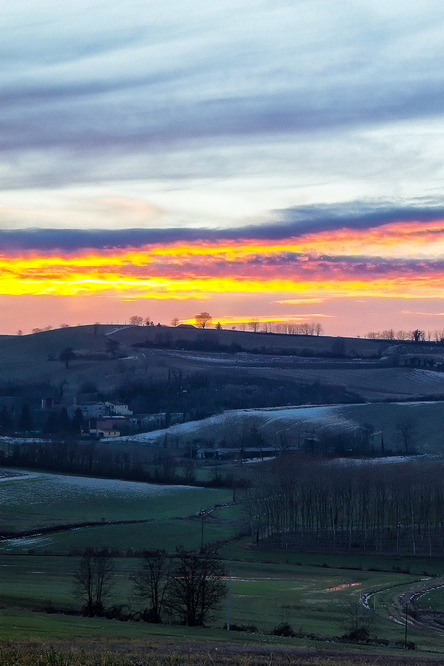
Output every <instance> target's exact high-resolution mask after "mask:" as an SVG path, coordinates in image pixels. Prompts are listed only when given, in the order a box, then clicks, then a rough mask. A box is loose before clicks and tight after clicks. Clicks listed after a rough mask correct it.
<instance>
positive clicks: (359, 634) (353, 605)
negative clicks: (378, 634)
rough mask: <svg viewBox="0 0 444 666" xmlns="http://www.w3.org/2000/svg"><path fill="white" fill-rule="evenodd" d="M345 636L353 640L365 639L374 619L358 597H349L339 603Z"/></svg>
mask: <svg viewBox="0 0 444 666" xmlns="http://www.w3.org/2000/svg"><path fill="white" fill-rule="evenodd" d="M341 615H342V617H343V618H344V622H345V630H346V631H347V634H346V635H347V637H348V638H351V639H353V640H367V639H368V638H369V633H370V628H371V625H372V624H373V620H374V619H375V616H374V614H373V613H372V611H371V610H369V609H368V608H366V607H365V606H364V605H363V604H362V603H361V601H360V600H359V599H353V598H350V599H349V600H348V601H346V602H344V603H343V604H342V605H341Z"/></svg>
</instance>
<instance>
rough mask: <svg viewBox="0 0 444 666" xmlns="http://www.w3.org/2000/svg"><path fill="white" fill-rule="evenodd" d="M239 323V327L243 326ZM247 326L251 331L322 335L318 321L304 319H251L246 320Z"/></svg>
mask: <svg viewBox="0 0 444 666" xmlns="http://www.w3.org/2000/svg"><path fill="white" fill-rule="evenodd" d="M244 327H245V326H244V325H241V328H244ZM248 328H249V329H250V331H253V333H258V332H262V333H281V334H284V335H317V336H318V335H322V333H323V330H324V329H323V327H322V324H321V323H319V322H313V321H305V322H301V323H299V324H295V323H292V322H271V321H261V322H259V321H258V320H257V319H253V320H252V321H249V322H248Z"/></svg>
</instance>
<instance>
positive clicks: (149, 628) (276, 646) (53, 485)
mask: <svg viewBox="0 0 444 666" xmlns="http://www.w3.org/2000/svg"><path fill="white" fill-rule="evenodd" d="M39 484H40V485H39ZM0 490H1V492H2V493H3V494H2V495H1V497H2V503H1V506H2V507H6V508H7V509H8V521H9V524H13V523H14V522H15V523H16V524H17V525H20V526H25V525H26V526H27V527H32V528H35V529H37V528H38V526H39V522H40V521H41V523H42V524H44V525H53V524H54V521H55V520H56V519H57V517H59V516H60V517H64V519H65V522H69V520H74V521H77V520H78V519H79V518H89V519H93V518H96V517H98V516H101V514H103V513H104V512H106V518H107V520H113V519H116V520H118V519H121V518H122V516H123V515H125V516H126V518H127V519H130V518H131V517H134V519H140V517H141V516H145V517H146V518H147V519H149V520H150V521H151V522H146V523H138V524H116V525H109V524H104V525H99V526H97V527H90V528H83V529H75V530H67V531H64V532H58V533H54V534H52V533H51V534H45V535H42V536H36V537H34V539H31V538H28V539H22V540H17V541H4V542H3V543H2V544H1V549H0V641H16V642H20V643H23V642H27V641H29V642H34V643H36V644H37V645H39V644H42V643H44V644H46V645H48V644H54V645H57V646H59V647H58V648H57V649H60V650H62V651H63V650H64V649H68V647H69V646H71V645H75V646H77V647H78V648H81V647H82V646H87V652H88V654H90V653H91V649H92V646H95V647H94V649H95V648H97V649H99V648H100V649H103V650H107V649H108V648H110V646H111V648H110V649H111V652H110V655H111V656H109V659H111V658H112V659H115V655H114V656H112V654H113V650H115V649H118V650H122V649H124V650H129V651H130V652H134V653H136V652H137V650H139V649H142V651H143V650H145V651H146V649H147V646H148V645H150V644H151V643H152V644H153V645H156V646H157V647H156V648H153V649H155V650H161V651H162V650H165V649H166V647H165V646H171V650H172V652H173V653H174V650H175V649H176V648H177V645H178V644H180V645H181V647H180V650H181V651H182V652H183V651H184V648H183V645H184V644H186V645H188V646H189V648H187V650H186V651H188V652H189V654H190V655H191V654H194V655H196V654H197V652H199V650H200V652H199V655H200V656H199V657H196V656H195V657H194V658H195V659H197V658H199V659H200V660H201V661H200V662H199V661H194V662H193V661H192V658H191V656H190V661H189V663H230V664H231V663H233V664H234V663H238V664H253V663H264V664H265V663H269V661H267V660H266V656H267V654H268V658H270V650H271V651H272V652H273V654H274V653H275V652H276V655H277V656H276V659H280V658H281V657H282V660H284V658H285V659H287V662H285V661H283V662H282V663H288V661H289V660H290V661H291V663H298V662H297V661H296V660H295V659H296V657H295V656H294V655H292V656H291V658H290V657H288V654H287V656H286V657H285V654H286V652H285V651H286V650H294V649H299V650H309V651H313V650H317V651H319V650H321V651H328V650H330V649H332V646H334V650H336V651H340V652H344V654H346V653H347V651H348V650H352V651H356V650H359V652H360V653H361V654H362V657H363V658H367V657H366V655H367V656H368V658H369V655H370V654H371V653H373V654H374V653H383V654H384V655H385V656H386V662H384V661H381V662H379V663H389V662H388V661H387V660H388V659H389V655H392V656H394V655H396V654H399V653H400V648H399V646H402V644H403V640H404V636H405V626H404V624H403V621H402V618H403V615H402V612H403V611H402V607H401V606H400V601H399V599H400V595H402V594H405V595H408V594H410V593H411V591H415V590H418V589H420V588H421V586H427V585H428V582H427V580H428V579H430V580H431V583H430V585H432V584H433V585H436V584H439V582H440V581H442V580H443V579H442V578H441V576H442V574H443V573H444V566H443V562H442V560H441V559H440V558H431V559H429V558H390V557H381V556H376V555H362V556H351V555H349V556H346V555H334V556H333V555H331V556H330V555H320V554H316V553H306V554H301V553H290V552H283V551H274V550H263V549H258V548H257V547H255V546H252V545H251V540H250V539H249V538H247V537H244V538H238V537H237V532H238V530H239V525H240V524H241V522H239V521H241V520H242V516H243V512H242V506H240V505H229V506H222V505H224V504H225V503H226V502H228V501H229V500H230V499H231V493H228V492H227V491H224V490H217V491H215V490H209V489H190V488H186V487H182V488H179V487H176V488H169V487H165V488H158V487H155V488H154V489H153V488H151V487H149V486H146V484H132V483H127V482H112V481H109V482H107V481H103V480H97V482H96V483H95V482H94V481H93V480H91V479H75V478H73V477H65V476H63V475H50V474H34V473H31V475H30V477H28V478H27V477H21V478H16V479H14V480H10V481H3V482H2V483H1V484H0ZM51 493H52V494H51ZM45 498H46V500H47V501H46V503H45ZM48 500H50V501H48ZM215 505H219V506H218V507H216V508H215V509H214V511H212V509H213V508H214V506H215ZM203 509H205V510H206V513H205V514H204V520H203V523H202V520H201V518H200V516H199V515H197V513H198V512H200V511H201V510H203ZM67 518H68V519H69V520H67ZM99 520H100V518H99ZM202 525H203V538H204V543H205V544H207V543H215V542H218V543H219V554H220V556H221V557H222V558H223V562H224V566H225V570H226V582H227V586H229V588H230V616H229V619H230V625H231V627H232V628H235V627H236V626H246V625H249V626H252V625H254V626H255V627H256V631H255V633H248V632H245V631H230V632H229V633H228V632H226V631H223V626H224V624H225V622H226V621H227V619H228V597H226V598H225V600H224V601H223V603H222V605H221V607H220V609H219V611H218V613H217V614H216V616H215V618H214V621H213V622H212V623H211V624H210V626H208V627H205V628H201V629H191V628H186V627H180V626H173V625H169V624H164V625H150V624H147V623H142V622H121V621H120V622H119V621H117V620H105V619H102V618H93V619H88V618H83V617H81V616H78V615H65V614H61V613H60V612H56V613H54V612H51V613H48V612H46V611H47V610H48V609H52V610H58V611H62V610H63V611H65V612H66V611H67V612H70V613H73V612H78V611H79V609H80V606H81V602H80V600H79V599H78V598H77V597H76V596H75V594H74V592H73V571H74V570H75V568H76V566H77V563H78V559H79V558H78V556H76V555H71V556H69V555H68V553H70V552H71V553H72V552H74V551H77V552H79V553H80V552H81V551H82V550H83V549H84V548H85V547H86V546H94V547H102V546H106V547H108V548H111V549H114V548H115V549H117V550H118V551H119V552H120V554H121V555H122V554H125V555H128V553H129V554H131V553H132V552H134V551H137V550H139V549H143V548H146V549H153V548H158V547H161V548H165V549H167V551H168V552H169V553H170V554H174V551H175V548H176V547H177V546H179V545H182V546H184V547H185V548H187V549H198V548H199V547H200V545H201V539H202ZM222 541H224V543H223V544H221V542H222ZM138 563H139V560H138V558H137V557H133V556H130V557H128V556H124V557H122V556H119V557H115V558H114V564H115V570H116V584H115V586H114V588H113V591H112V596H111V597H110V599H109V600H108V605H113V604H124V605H127V607H128V608H129V609H131V611H137V610H141V608H140V602H139V601H138V600H137V598H135V597H134V596H133V595H132V588H131V583H130V579H129V576H130V575H131V573H133V572H134V570H135V569H136V568H137V566H138ZM402 572H404V573H402ZM363 599H366V600H367V601H366V603H367V606H368V607H366V608H365V607H363V606H362V603H363V601H362V600H363ZM441 599H442V592H439V591H437V592H436V593H430V594H428V595H424V597H422V598H421V603H422V604H426V603H429V604H432V605H434V607H435V608H436V609H439V606H440V603H441ZM350 605H352V607H353V605H357V606H359V608H360V612H362V613H364V615H365V617H366V618H369V619H370V620H369V627H370V634H371V636H372V637H373V638H374V639H375V641H376V642H375V643H374V644H373V645H356V644H351V643H349V642H347V641H345V642H338V638H339V637H340V636H342V635H343V634H345V633H347V631H348V625H349V623H350V620H349V612H350V610H349V609H350ZM281 623H289V624H290V625H291V626H292V628H293V630H294V632H295V634H296V636H295V637H293V638H282V637H277V636H272V635H271V632H272V631H273V629H274V628H275V627H277V626H278V625H280V624H281ZM408 632H409V634H408V635H409V640H411V641H414V642H415V643H416V646H417V651H416V655H417V657H418V655H421V658H423V659H426V658H427V659H432V658H433V657H437V656H438V655H439V654H441V653H442V651H444V638H443V637H442V636H441V635H440V634H439V633H437V632H436V631H433V630H431V629H430V630H428V629H427V628H424V627H423V626H414V625H412V626H409V627H408ZM159 641H160V643H159ZM68 642H69V645H68ZM211 645H213V646H220V649H221V650H227V655H226V660H225V661H217V660H215V656H214V654H212V653H211V647H209V646H211ZM396 645H398V647H396ZM141 646H142V647H141ZM175 646H176V647H175ZM224 646H225V647H224ZM229 646H231V647H229ZM233 646H234V647H233ZM0 647H1V645H0ZM177 649H178V648H177ZM214 649H215V648H214ZM218 649H219V647H218ZM245 650H246V652H245ZM256 650H258V651H259V652H257V655H256V656H257V661H254V660H253V657H252V656H251V655H252V654H256V653H255V651H256ZM263 650H265V652H264V651H263ZM281 650H282V653H281V652H280V651H281ZM196 651H197V652H196ZM101 654H102V653H101ZM221 654H222V653H221ZM317 654H319V653H318V652H317ZM162 655H163V656H162V657H161V659H162V660H161V661H159V662H158V663H169V662H168V661H167V659H171V660H172V659H173V656H172V654H168V655H166V654H165V653H162ZM230 655H231V656H230ZM234 655H237V656H236V659H234ZM176 656H177V655H176ZM23 658H24V657H23ZM30 658H31V657H30ZM54 658H55V657H54ZM76 658H77V657H76ZM100 658H102V657H100ZM125 658H126V657H125ZM254 658H256V657H254ZM72 659H74V657H72ZM121 659H122V661H121V662H118V661H114V662H113V661H109V660H108V661H102V662H100V661H97V663H100V664H103V663H105V664H114V663H116V664H117V663H122V664H123V663H124V661H123V659H124V657H121ZM211 659H212V661H211ZM224 659H225V657H224ZM230 659H231V661H230ZM331 659H332V660H330V661H329V662H328V661H326V660H325V661H322V659H321V657H319V661H318V662H315V661H313V662H312V663H319V664H323V663H325V664H326V663H329V664H335V663H346V661H344V659H342V658H340V657H338V656H337V655H336V656H333V657H332V658H331ZM375 659H376V657H374V660H373V661H367V662H363V663H375V664H376V663H378V662H377V661H376V660H375ZM1 663H2V661H1V651H0V664H1ZM4 663H8V662H7V661H6V662H4ZM18 663H21V662H20V661H19V662H18ZM23 663H26V662H23ZM29 663H32V662H29ZM35 663H40V664H45V663H56V664H57V663H59V662H57V661H54V662H50V661H48V662H44V661H41V662H35ZM60 663H64V662H60ZM67 663H73V664H75V663H76V662H75V661H72V662H69V661H68V662H67ZM79 663H88V662H86V661H85V662H79ZM128 663H131V662H130V661H128ZM141 663H143V662H141ZM146 663H155V662H146ZM171 663H186V662H183V661H179V662H177V661H176V662H174V661H171ZM273 663H279V661H276V660H275V661H273ZM300 663H310V662H308V661H305V662H302V661H301V662H300ZM350 663H358V661H352V662H350ZM394 663H397V662H394ZM416 663H426V662H425V661H423V662H419V661H417V662H416ZM8 666H9V664H8Z"/></svg>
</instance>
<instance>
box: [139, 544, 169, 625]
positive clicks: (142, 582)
mask: <svg viewBox="0 0 444 666" xmlns="http://www.w3.org/2000/svg"><path fill="white" fill-rule="evenodd" d="M131 580H132V581H133V586H134V592H135V593H136V595H137V596H138V597H139V598H140V599H142V600H144V601H146V602H148V604H149V606H148V608H146V609H145V612H144V615H145V617H146V619H147V620H148V621H149V622H156V623H159V622H162V608H163V605H164V600H165V594H166V592H167V589H168V584H169V582H170V564H169V561H168V559H167V556H166V553H165V551H164V550H157V551H155V552H154V553H147V554H146V555H144V558H143V562H142V565H141V567H140V568H139V569H138V571H136V573H135V574H133V575H132V576H131Z"/></svg>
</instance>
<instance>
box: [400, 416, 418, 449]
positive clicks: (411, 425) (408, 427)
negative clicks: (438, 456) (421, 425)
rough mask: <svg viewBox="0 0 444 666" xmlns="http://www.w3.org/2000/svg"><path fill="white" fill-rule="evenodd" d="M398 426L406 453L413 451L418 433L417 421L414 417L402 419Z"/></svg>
mask: <svg viewBox="0 0 444 666" xmlns="http://www.w3.org/2000/svg"><path fill="white" fill-rule="evenodd" d="M396 428H397V430H398V432H399V435H400V437H401V441H402V443H403V446H404V451H405V453H407V454H409V453H412V444H413V440H414V437H415V434H416V426H415V422H414V421H413V420H412V419H410V418H407V419H404V421H400V422H399V423H398V424H397V426H396Z"/></svg>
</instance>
